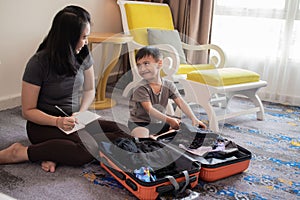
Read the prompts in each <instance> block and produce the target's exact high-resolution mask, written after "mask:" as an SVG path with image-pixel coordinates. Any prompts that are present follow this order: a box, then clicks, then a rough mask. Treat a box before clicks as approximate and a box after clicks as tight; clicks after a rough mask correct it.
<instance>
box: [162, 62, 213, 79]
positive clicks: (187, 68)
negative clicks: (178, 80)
mask: <svg viewBox="0 0 300 200" xmlns="http://www.w3.org/2000/svg"><path fill="white" fill-rule="evenodd" d="M207 69H215V66H214V65H210V64H197V65H190V64H180V66H179V68H178V70H177V72H176V74H187V73H189V72H192V71H195V70H207ZM160 75H161V76H166V74H165V73H164V72H163V70H161V71H160Z"/></svg>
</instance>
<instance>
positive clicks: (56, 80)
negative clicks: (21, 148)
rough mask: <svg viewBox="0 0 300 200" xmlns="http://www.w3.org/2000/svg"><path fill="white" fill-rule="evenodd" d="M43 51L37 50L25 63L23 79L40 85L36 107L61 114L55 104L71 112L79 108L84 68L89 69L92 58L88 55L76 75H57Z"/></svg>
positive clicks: (50, 112)
mask: <svg viewBox="0 0 300 200" xmlns="http://www.w3.org/2000/svg"><path fill="white" fill-rule="evenodd" d="M48 60H49V59H48V55H47V53H46V52H45V51H40V52H37V53H36V54H35V55H33V56H32V57H31V58H30V60H29V61H28V63H27V66H26V68H25V72H24V74H23V81H25V82H27V83H31V84H34V85H37V86H40V92H39V97H38V102H37V108H38V109H40V110H41V111H43V112H45V113H48V114H51V115H56V116H61V113H60V112H59V111H58V110H57V109H56V108H55V105H58V106H59V107H61V108H62V109H63V110H64V111H65V112H66V113H68V114H70V115H71V114H72V113H73V112H77V111H78V110H79V108H80V97H81V91H82V86H83V82H84V74H83V72H84V70H87V69H89V68H90V67H91V66H92V64H93V59H92V57H91V56H90V55H89V56H87V57H86V59H85V60H84V62H83V63H82V64H81V65H80V64H79V63H78V68H79V70H78V72H77V74H76V76H59V75H57V74H56V73H55V72H54V71H53V70H51V66H50V64H49V61H48Z"/></svg>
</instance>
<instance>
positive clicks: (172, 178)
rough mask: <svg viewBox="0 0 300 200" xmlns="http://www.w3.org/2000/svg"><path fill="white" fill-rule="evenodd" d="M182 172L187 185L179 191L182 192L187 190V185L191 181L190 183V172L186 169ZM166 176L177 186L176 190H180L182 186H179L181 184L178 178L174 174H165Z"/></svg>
mask: <svg viewBox="0 0 300 200" xmlns="http://www.w3.org/2000/svg"><path fill="white" fill-rule="evenodd" d="M182 173H183V175H184V177H185V181H184V182H185V185H184V186H183V187H182V189H181V190H180V191H179V193H182V192H183V191H184V190H185V188H186V186H188V185H189V183H190V176H189V173H188V172H187V171H186V170H184V171H182ZM165 177H166V178H167V179H169V181H170V182H171V183H172V185H173V186H174V188H175V191H177V190H179V188H180V186H179V184H178V183H177V181H176V179H175V178H174V177H173V176H165Z"/></svg>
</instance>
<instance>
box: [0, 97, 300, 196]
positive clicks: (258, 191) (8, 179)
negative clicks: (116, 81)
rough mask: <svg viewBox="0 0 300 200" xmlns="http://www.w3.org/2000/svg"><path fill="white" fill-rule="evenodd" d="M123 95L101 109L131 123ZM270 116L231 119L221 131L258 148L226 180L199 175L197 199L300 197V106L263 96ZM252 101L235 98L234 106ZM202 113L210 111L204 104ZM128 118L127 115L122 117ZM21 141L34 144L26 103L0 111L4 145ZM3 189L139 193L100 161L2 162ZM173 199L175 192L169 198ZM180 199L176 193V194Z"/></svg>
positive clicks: (0, 139)
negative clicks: (48, 167) (45, 165)
mask: <svg viewBox="0 0 300 200" xmlns="http://www.w3.org/2000/svg"><path fill="white" fill-rule="evenodd" d="M121 100H122V99H120V98H119V99H118V105H117V106H115V107H114V111H113V112H112V110H111V109H105V110H99V111H97V112H98V113H99V114H100V115H102V116H103V117H104V118H105V119H109V120H114V119H115V118H116V116H118V121H119V122H121V123H126V120H127V119H128V117H127V115H128V113H127V111H126V110H124V107H126V105H124V104H123V103H122V102H121V103H120V101H121ZM263 104H264V107H265V120H264V121H257V120H256V116H255V115H247V116H240V117H236V118H232V119H228V120H226V121H225V123H224V126H223V127H222V129H221V135H222V136H223V137H225V138H227V139H229V140H232V141H234V142H236V143H237V144H239V145H240V146H242V147H244V148H246V149H248V150H249V151H251V152H252V159H251V161H250V166H249V168H248V169H247V170H246V171H245V172H243V173H241V174H237V175H234V176H231V177H228V178H225V179H222V180H218V181H215V182H211V183H207V182H203V181H201V180H200V181H199V184H198V185H197V186H196V187H195V188H194V189H193V191H195V192H197V194H198V198H197V199H207V200H210V199H243V200H247V199H255V200H256V199H257V200H261V199H290V200H294V199H295V200H296V199H300V192H299V191H300V182H299V180H300V170H299V169H300V159H299V158H300V134H299V132H300V107H293V106H284V105H280V104H273V103H267V102H263ZM249 105H250V103H249V102H247V101H243V100H239V99H237V100H235V99H233V100H232V102H231V103H230V107H229V110H230V109H237V108H240V107H244V106H249ZM196 113H198V114H199V113H200V114H199V118H200V119H203V120H204V121H205V119H206V118H207V116H206V115H205V113H204V112H203V111H201V110H199V112H198V111H197V112H196ZM122 120H123V121H122ZM15 141H18V142H21V143H23V144H25V145H28V144H29V141H28V139H27V136H26V133H25V120H24V119H23V118H22V117H21V109H20V107H18V108H14V109H9V110H5V111H1V112H0V149H3V148H5V147H7V146H8V145H10V144H11V143H13V142H15ZM0 192H2V193H5V194H7V195H10V196H12V197H14V198H17V199H26V200H31V199H107V200H109V199H135V198H134V196H133V195H132V194H130V192H128V191H127V190H126V189H124V188H123V186H121V185H120V184H119V183H118V182H117V181H116V180H114V179H113V178H112V177H111V176H109V175H108V174H107V173H106V172H105V171H104V170H103V169H102V168H101V167H99V163H91V164H89V165H86V166H84V167H68V166H59V167H58V168H57V170H56V172H55V173H54V174H50V173H45V172H43V170H41V168H40V166H39V164H38V163H28V162H26V163H21V164H17V165H0ZM169 199H172V198H169ZM173 199H174V198H173Z"/></svg>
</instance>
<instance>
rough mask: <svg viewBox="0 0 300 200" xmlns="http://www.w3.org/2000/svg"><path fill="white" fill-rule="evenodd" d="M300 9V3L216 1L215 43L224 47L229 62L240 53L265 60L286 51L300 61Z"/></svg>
mask: <svg viewBox="0 0 300 200" xmlns="http://www.w3.org/2000/svg"><path fill="white" fill-rule="evenodd" d="M296 2H297V4H296V5H297V6H296V7H295V3H296ZM295 8H296V9H295ZM299 10H300V9H299V0H286V1H285V0H243V1H240V0H216V1H215V10H214V18H213V30H212V43H215V44H219V45H220V46H222V48H224V49H225V51H226V54H227V56H228V57H229V59H230V58H232V56H234V55H237V54H238V55H239V56H242V57H247V58H249V57H251V58H253V59H264V58H265V57H266V56H277V57H278V56H281V54H284V53H285V52H289V55H288V57H289V58H290V59H299V56H297V54H296V49H300V21H299V20H300V12H299ZM278 50H279V51H278ZM234 57H235V56H234Z"/></svg>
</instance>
